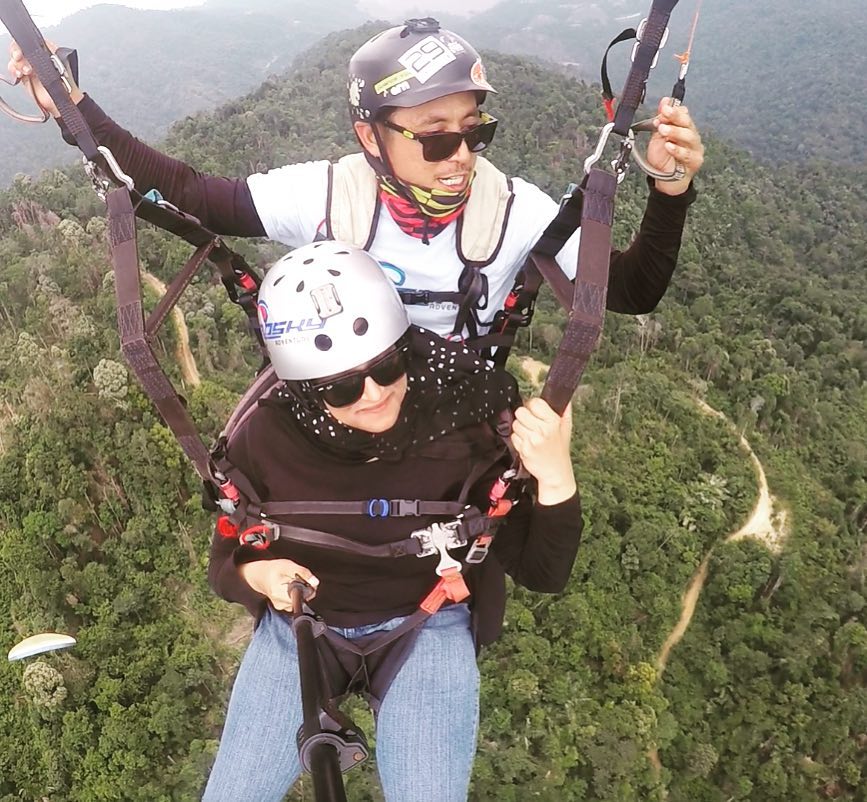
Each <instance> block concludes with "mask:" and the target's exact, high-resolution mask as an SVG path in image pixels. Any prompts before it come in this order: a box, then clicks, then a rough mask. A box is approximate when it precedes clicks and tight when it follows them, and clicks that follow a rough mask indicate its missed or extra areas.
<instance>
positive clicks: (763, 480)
mask: <svg viewBox="0 0 867 802" xmlns="http://www.w3.org/2000/svg"><path fill="white" fill-rule="evenodd" d="M521 367H522V368H523V369H524V371H525V372H526V373H527V375H528V377H529V378H530V381H532V382H533V383H534V384H536V385H537V386H538V385H539V384H540V382H539V376H540V373H541V371H543V370H547V368H548V365H546V364H544V363H543V362H539V361H538V360H536V359H533V358H531V357H524V358H523V359H522V360H521ZM695 403H696V405H697V406H698V408H699V409H700V410H701V411H702V412H704V413H705V414H706V415H713V416H714V417H716V418H720V419H721V420H723V421H725V422H726V424H727V425H728V426H729V428H730V429H731V430H732V431H733V432H735V433H736V434H737V435H738V438H739V440H740V444H741V448H743V450H744V451H746V452H747V454H748V455H749V457H750V460H751V461H752V463H753V468H754V469H755V472H756V481H757V484H758V491H759V494H758V498H757V499H756V503H755V506H754V507H753V510H752V512H751V513H750V517H749V518H748V519H747V520H746V522H745V523H744V524H743V526H741V527H740V528H739V529H737V530H735V531H734V532H732V533H731V534H729V535H728V536H727V537H726V538H725V540H724V542H725V543H729V542H732V541H736V540H742V539H743V538H745V537H754V538H756V539H757V540H759V541H761V542H762V543H764V544H765V546H767V548H768V549H769V550H770V551H771V552H773V553H774V554H778V553H779V552H780V550H781V549H782V546H783V541H784V540H785V538H786V536H787V534H788V531H789V526H788V516H787V511H786V510H785V509H784V508H783V506H782V505H781V504H780V503H779V501H778V500H777V499H776V497H774V496H773V495H771V493H770V490H769V489H768V479H767V476H765V469H764V468H763V467H762V463H761V462H759V459H758V457H756V455H755V453H754V452H753V449H752V447H751V446H750V444H749V441H748V440H747V439H746V437H744V436H743V434H740V433H738V432H737V427H736V426H735V425H734V423H732V421H730V420H729V419H728V418H727V417H726V416H725V415H724V414H723V413H722V412H720V411H719V410H717V409H714V408H713V407H712V406H710V405H709V404H707V403H706V402H705V401H703V400H702V399H700V398H696V399H695ZM712 553H713V549H711V550H710V551H709V552H708V553H707V554H706V555H705V557H704V559H703V560H702V561H701V565H699V567H698V568H697V569H696V571H695V573H694V574H693V575H692V579H690V581H689V585H688V586H687V588H686V591H685V592H684V594H683V597H682V599H681V612H680V618H679V619H678V621H677V623H676V624H675V625H674V628H673V629H672V630H671V632H670V633H669V634H668V637H667V638H666V639H665V642H664V643H663V644H662V648H661V649H660V650H659V654H658V655H657V658H656V670H657V672H658V679H661V678H662V675H663V673H664V672H665V667H666V665H667V664H668V658H669V655H670V654H671V650H672V649H674V647H675V646H677V644H678V643H679V642H680V640H681V638H683V636H684V635H685V634H686V630H687V629H688V628H689V625H690V622H691V621H692V617H693V615H694V613H695V607H696V605H697V604H698V600H699V597H700V596H701V591H702V589H703V588H704V583H705V581H706V580H707V574H708V567H709V565H710V558H711V554H712ZM648 759H649V760H650V764H651V768H652V769H653V772H654V774H655V775H656V777H657V778H658V777H659V776H660V775H661V772H662V762H661V761H660V759H659V752H658V751H657V750H656V749H651V750H650V752H649V753H648ZM667 796H668V793H667V791H666V790H665V789H662V798H666V797H667Z"/></svg>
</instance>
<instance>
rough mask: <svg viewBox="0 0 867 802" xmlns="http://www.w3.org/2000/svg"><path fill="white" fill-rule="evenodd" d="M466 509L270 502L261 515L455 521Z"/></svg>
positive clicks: (441, 504)
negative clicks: (432, 517) (433, 517)
mask: <svg viewBox="0 0 867 802" xmlns="http://www.w3.org/2000/svg"><path fill="white" fill-rule="evenodd" d="M466 510H467V507H466V505H465V504H464V503H462V502H457V501H421V500H419V499H406V498H394V499H387V498H372V499H367V500H366V501H273V502H265V503H264V504H262V505H261V511H262V514H263V515H264V516H266V517H269V518H273V517H276V516H284V515H366V516H367V517H369V518H406V517H408V516H412V517H416V516H421V515H447V516H451V517H454V516H455V515H459V514H460V513H462V512H466Z"/></svg>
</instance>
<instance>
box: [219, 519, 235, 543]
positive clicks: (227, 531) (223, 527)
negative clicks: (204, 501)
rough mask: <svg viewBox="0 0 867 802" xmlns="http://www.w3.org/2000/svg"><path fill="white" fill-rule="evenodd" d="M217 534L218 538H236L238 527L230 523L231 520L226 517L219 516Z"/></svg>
mask: <svg viewBox="0 0 867 802" xmlns="http://www.w3.org/2000/svg"><path fill="white" fill-rule="evenodd" d="M217 532H218V533H219V535H220V537H225V538H230V537H237V536H238V527H237V525H236V524H234V523H232V519H231V518H229V516H228V515H221V516H220V517H219V518H217Z"/></svg>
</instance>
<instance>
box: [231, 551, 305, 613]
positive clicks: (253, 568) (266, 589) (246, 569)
mask: <svg viewBox="0 0 867 802" xmlns="http://www.w3.org/2000/svg"><path fill="white" fill-rule="evenodd" d="M238 573H240V574H241V577H242V579H243V580H244V581H245V582H246V583H247V584H248V585H249V586H250V587H251V588H253V590H255V591H256V592H257V593H261V594H262V595H263V596H267V597H268V598H269V599H270V600H271V604H272V605H273V607H274V609H275V610H285V611H287V612H290V613H291V612H292V598H291V597H290V595H289V585H290V584H291V583H292V582H293V581H294V580H296V579H303V580H304V581H305V582H306V583H307V584H308V585H310V586H311V587H312V588H313V593H312V594H311V595H310V596H308V599H312V598H313V597H314V596H315V595H316V588H317V587H318V586H319V580H318V579H317V578H316V577H315V576H313V574H311V573H310V571H309V570H308V569H307V568H305V567H304V566H303V565H298V563H296V562H292V560H283V559H280V560H257V561H256V562H252V563H243V564H242V565H239V566H238Z"/></svg>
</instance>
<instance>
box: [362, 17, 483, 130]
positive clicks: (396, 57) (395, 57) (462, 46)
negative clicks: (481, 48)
mask: <svg viewBox="0 0 867 802" xmlns="http://www.w3.org/2000/svg"><path fill="white" fill-rule="evenodd" d="M348 88H349V113H350V115H351V117H352V119H353V120H361V121H366V122H372V121H374V120H378V119H381V118H382V116H383V114H382V112H383V109H389V108H395V107H400V108H407V107H409V106H419V105H421V104H422V103H427V102H428V101H429V100H435V99H437V98H440V97H444V96H445V95H452V94H454V93H455V92H467V91H471V92H476V93H477V94H478V95H479V102H481V101H482V100H484V97H485V93H487V92H496V91H497V90H496V89H494V87H492V86H491V85H490V84H489V83H488V80H487V78H486V76H485V67H484V65H483V64H482V59H481V56H479V54H478V52H477V51H476V49H475V48H474V47H473V46H472V45H471V44H469V42H467V41H466V40H465V39H462V38H461V37H460V36H458V35H457V34H454V33H452V32H451V31H446V30H441V29H440V24H439V22H437V21H436V20H435V19H433V18H431V17H425V18H424V19H411V20H407V21H406V22H405V23H404V24H403V25H400V26H398V27H396V28H389V29H388V30H387V31H383V32H382V33H378V34H377V35H376V36H374V37H373V38H372V39H370V40H368V41H367V42H365V43H364V44H363V45H362V46H361V47H360V48H358V50H356V51H355V55H353V57H352V58H351V59H350V61H349V83H348Z"/></svg>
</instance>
